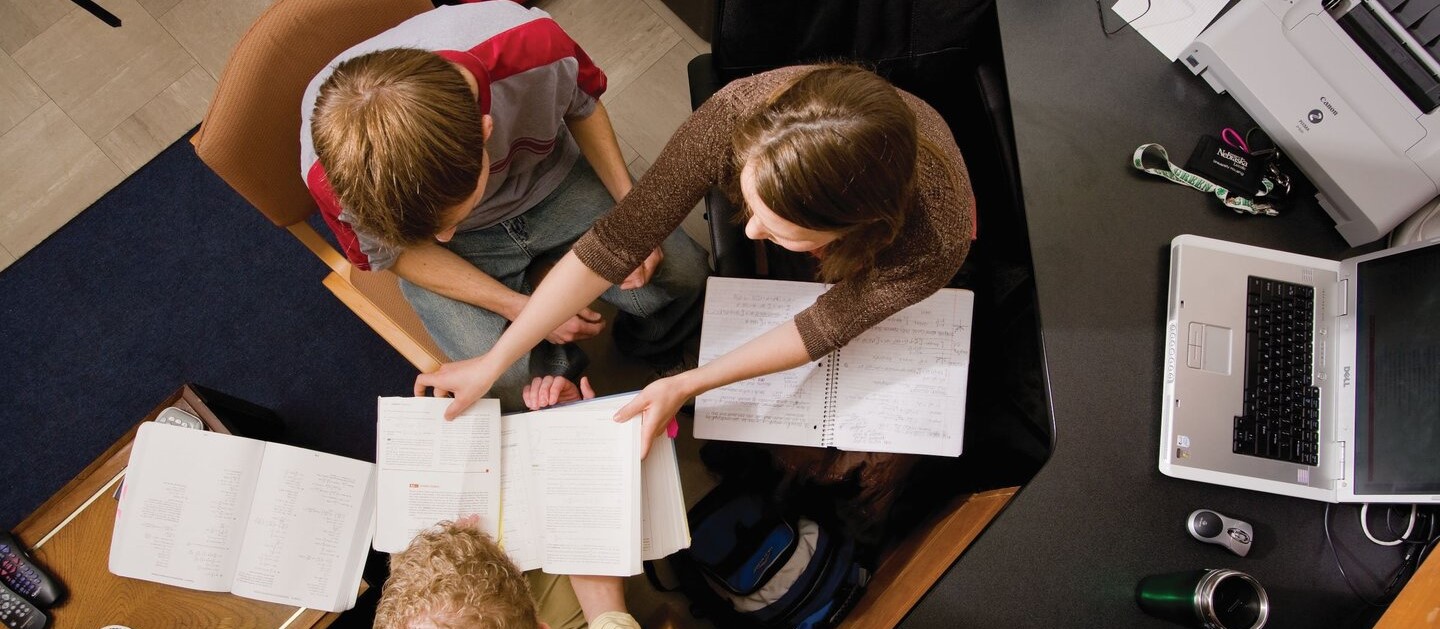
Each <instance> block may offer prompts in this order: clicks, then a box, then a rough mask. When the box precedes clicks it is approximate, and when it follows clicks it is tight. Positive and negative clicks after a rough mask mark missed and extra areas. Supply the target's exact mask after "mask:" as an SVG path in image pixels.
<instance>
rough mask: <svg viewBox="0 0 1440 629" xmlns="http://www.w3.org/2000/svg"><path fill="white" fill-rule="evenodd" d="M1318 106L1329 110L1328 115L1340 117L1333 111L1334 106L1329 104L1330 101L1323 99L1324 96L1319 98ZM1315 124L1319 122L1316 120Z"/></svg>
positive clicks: (1338, 113)
mask: <svg viewBox="0 0 1440 629" xmlns="http://www.w3.org/2000/svg"><path fill="white" fill-rule="evenodd" d="M1320 104H1321V105H1324V106H1325V108H1326V109H1329V110H1330V115H1332V116H1338V115H1340V112H1338V111H1335V106H1334V105H1331V104H1330V99H1328V98H1325V97H1324V96H1321V97H1320ZM1316 122H1319V121H1318V120H1317V121H1316Z"/></svg>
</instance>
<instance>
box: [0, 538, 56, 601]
mask: <svg viewBox="0 0 1440 629" xmlns="http://www.w3.org/2000/svg"><path fill="white" fill-rule="evenodd" d="M0 584H3V585H4V586H5V587H6V588H8V589H7V591H8V592H11V593H14V594H17V595H19V596H23V597H24V598H25V599H26V600H28V601H30V602H32V603H34V604H36V605H39V606H40V607H49V606H51V605H54V604H55V602H56V601H59V600H60V597H61V596H63V595H64V594H65V592H64V590H63V589H61V587H60V583H59V582H57V581H56V580H55V578H54V577H52V576H50V575H49V574H47V573H46V572H45V570H43V569H42V568H41V567H40V564H37V563H35V560H33V559H31V558H30V554H29V553H28V552H26V550H25V547H24V546H21V545H20V540H17V539H15V536H14V535H11V534H9V533H6V532H3V531H0Z"/></svg>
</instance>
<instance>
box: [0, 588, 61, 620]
mask: <svg viewBox="0 0 1440 629" xmlns="http://www.w3.org/2000/svg"><path fill="white" fill-rule="evenodd" d="M49 623H50V619H49V618H48V617H46V616H45V612H42V611H40V608H39V607H36V606H34V605H32V604H30V601H27V600H25V597H23V596H20V595H19V594H16V593H15V592H14V591H12V590H11V589H10V588H8V587H5V586H4V585H0V625H3V626H5V627H6V629H44V627H45V625H47V624H49Z"/></svg>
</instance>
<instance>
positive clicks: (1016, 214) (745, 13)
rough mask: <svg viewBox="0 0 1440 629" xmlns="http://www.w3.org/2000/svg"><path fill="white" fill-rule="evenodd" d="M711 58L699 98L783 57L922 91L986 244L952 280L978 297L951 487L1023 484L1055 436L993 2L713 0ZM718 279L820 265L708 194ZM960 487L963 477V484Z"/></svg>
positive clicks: (693, 74)
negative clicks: (960, 446)
mask: <svg viewBox="0 0 1440 629" xmlns="http://www.w3.org/2000/svg"><path fill="white" fill-rule="evenodd" d="M711 45H712V52H711V53H710V54H708V55H700V56H698V57H696V58H695V59H694V60H692V61H691V62H690V65H689V78H690V98H691V106H692V107H699V106H700V104H701V103H703V102H704V101H705V100H706V99H707V98H709V97H710V95H711V94H713V93H714V92H715V91H716V90H718V89H719V88H720V87H722V86H724V85H725V84H726V83H728V82H729V81H731V80H733V79H736V78H740V77H744V76H749V75H752V74H756V73H759V72H763V71H766V70H770V69H773V68H777V67H782V66H786V65H795V64H802V63H812V62H819V61H852V62H858V63H860V64H861V65H864V66H866V67H869V68H871V69H873V70H875V72H876V73H877V74H880V75H881V76H883V77H885V78H886V79H888V80H890V81H891V82H892V83H894V84H895V85H896V86H898V87H900V88H902V89H904V90H906V91H909V92H910V93H912V94H915V95H916V96H919V97H920V98H922V99H924V100H925V101H926V102H927V103H929V104H930V105H931V106H932V107H934V108H935V109H936V111H938V112H939V113H940V114H941V116H943V117H944V118H945V120H946V122H947V123H948V124H949V125H950V128H951V131H952V133H953V134H954V136H955V138H956V142H957V144H959V147H960V150H961V153H962V154H963V155H964V156H965V161H966V165H967V167H968V169H969V171H970V179H971V184H972V187H973V188H974V191H975V198H976V213H977V219H978V221H977V222H978V233H979V238H978V240H977V241H976V242H975V243H974V246H973V247H972V248H971V251H970V254H969V256H968V257H967V258H966V261H965V263H964V265H963V267H962V268H961V270H960V272H959V273H958V274H957V275H956V276H955V278H954V279H953V280H952V281H951V286H956V287H962V288H968V289H970V290H972V291H974V292H975V294H976V302H975V327H976V330H977V331H983V332H981V333H978V334H975V335H973V336H972V337H971V338H972V343H973V345H972V348H971V363H970V385H969V392H970V395H969V396H968V400H969V401H968V403H967V407H968V408H967V411H966V413H967V421H966V435H965V452H966V454H965V455H964V456H962V457H961V461H959V462H958V463H957V464H955V465H949V466H946V467H945V468H944V471H945V473H944V475H945V476H947V477H949V478H948V479H947V485H948V486H949V488H952V489H956V490H980V489H988V488H993V487H1004V486H1012V485H1019V484H1023V483H1024V482H1025V481H1026V480H1028V479H1029V478H1030V477H1031V476H1033V475H1034V473H1035V471H1036V470H1038V469H1039V466H1040V464H1041V463H1043V462H1044V460H1045V458H1047V457H1048V456H1049V452H1050V449H1051V443H1052V435H1053V422H1052V420H1051V418H1050V413H1049V404H1048V399H1049V398H1048V395H1047V392H1046V390H1045V383H1044V379H1043V374H1044V366H1043V357H1042V354H1041V349H1040V343H1039V322H1038V315H1037V311H1036V302H1035V286H1034V280H1033V272H1032V266H1031V262H1030V245H1029V238H1028V235H1027V233H1026V228H1025V216H1024V211H1023V208H1022V207H1021V196H1020V186H1019V172H1018V168H1017V166H1016V161H1015V151H1014V139H1013V138H1014V136H1013V132H1012V127H1011V122H1010V109H1009V96H1008V93H1007V90H1006V85H1005V77H1004V70H1003V65H1002V59H1001V49H1000V39H999V27H998V23H997V21H996V17H995V7H994V4H993V2H992V1H990V0H978V1H975V2H968V3H967V2H956V1H955V0H857V1H852V2H835V1H834V0H796V1H791V2H773V0H718V3H717V7H716V19H715V32H714V34H713V37H712V38H711ZM706 214H707V216H706V218H707V219H708V220H709V223H710V236H711V246H712V253H713V256H714V264H715V270H716V274H717V275H721V276H726V277H768V278H774V279H799V280H813V279H814V277H815V274H814V272H815V269H814V262H813V259H812V258H811V257H810V256H807V255H803V254H796V253H793V252H790V251H787V250H785V249H783V248H781V247H778V246H776V245H774V244H773V243H769V242H755V241H751V240H749V239H747V238H745V235H744V232H743V225H742V224H741V223H740V222H737V221H736V220H735V215H736V208H735V207H734V206H732V205H731V204H730V202H729V201H728V199H727V198H726V196H725V194H724V193H723V192H721V191H719V190H713V191H711V193H710V194H709V196H708V197H707V199H706ZM957 482H958V483H960V485H958V486H957V485H956V484H955V483H957Z"/></svg>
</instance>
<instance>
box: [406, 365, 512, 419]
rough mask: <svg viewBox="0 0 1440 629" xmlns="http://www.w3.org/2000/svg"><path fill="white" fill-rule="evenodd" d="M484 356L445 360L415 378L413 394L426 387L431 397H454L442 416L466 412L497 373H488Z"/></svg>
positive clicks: (425, 391) (417, 393) (486, 390)
mask: <svg viewBox="0 0 1440 629" xmlns="http://www.w3.org/2000/svg"><path fill="white" fill-rule="evenodd" d="M484 358H485V357H484V356H480V357H478V358H471V359H469V360H461V361H457V362H453V363H445V364H444V365H441V366H440V368H439V369H437V370H435V371H432V372H430V373H422V374H420V375H419V376H416V378H415V396H416V397H423V396H425V395H426V394H427V391H429V395H433V396H434V397H454V398H455V401H454V402H451V403H450V405H449V406H447V407H445V419H447V420H450V419H455V417H456V416H457V415H459V414H460V413H463V412H465V409H467V408H470V405H471V404H474V403H475V401H476V400H479V399H480V398H482V397H484V396H485V394H486V393H488V392H489V391H490V386H491V385H492V384H494V383H495V380H496V379H497V377H498V376H494V375H490V373H491V372H490V370H489V369H487V366H486V365H485V363H484V362H483V359H484Z"/></svg>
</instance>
